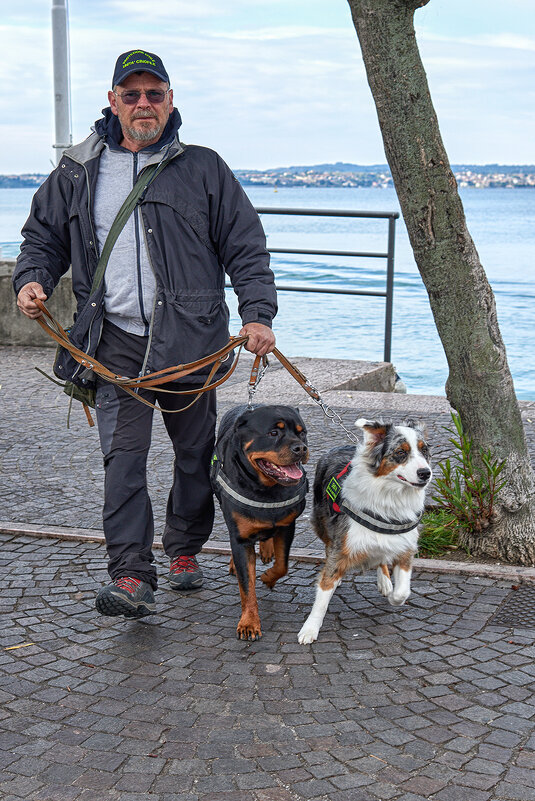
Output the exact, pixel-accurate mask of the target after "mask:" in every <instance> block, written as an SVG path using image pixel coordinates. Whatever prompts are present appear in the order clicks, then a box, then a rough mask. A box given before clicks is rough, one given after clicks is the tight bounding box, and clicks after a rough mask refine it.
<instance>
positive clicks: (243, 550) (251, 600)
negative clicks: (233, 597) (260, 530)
mask: <svg viewBox="0 0 535 801" xmlns="http://www.w3.org/2000/svg"><path fill="white" fill-rule="evenodd" d="M231 545H232V558H233V561H234V568H235V570H236V575H237V577H238V584H239V587H240V597H241V618H240V622H239V623H238V628H237V629H236V634H237V637H238V639H239V640H259V639H260V638H261V636H262V631H261V629H260V616H259V614H258V602H257V600H256V588H255V581H256V554H255V549H254V543H253V542H248V543H244V544H241V543H239V542H236V541H235V539H234V537H231Z"/></svg>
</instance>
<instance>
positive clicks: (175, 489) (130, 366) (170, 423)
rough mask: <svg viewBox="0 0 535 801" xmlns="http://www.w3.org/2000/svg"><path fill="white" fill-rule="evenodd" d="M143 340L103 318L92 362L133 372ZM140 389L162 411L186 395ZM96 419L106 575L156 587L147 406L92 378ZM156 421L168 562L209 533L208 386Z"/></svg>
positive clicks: (211, 406)
mask: <svg viewBox="0 0 535 801" xmlns="http://www.w3.org/2000/svg"><path fill="white" fill-rule="evenodd" d="M146 344H147V338H146V337H140V336H136V335H135V334H127V333H126V332H125V331H122V330H121V329H120V328H118V327H117V326H115V325H112V324H111V323H105V325H104V328H103V332H102V337H101V340H100V343H99V347H98V351H97V359H98V360H99V361H101V362H102V363H103V364H105V365H106V367H109V368H110V369H112V370H114V371H115V372H117V374H118V375H125V376H130V377H133V376H136V375H138V374H139V372H140V369H141V366H142V363H143V357H144V354H145V349H146ZM167 387H168V385H166V388H167ZM171 388H176V389H189V388H191V385H187V384H184V385H182V384H176V385H175V386H174V387H171ZM141 393H142V394H143V397H145V398H147V400H149V401H150V402H151V403H156V402H158V403H159V404H160V405H161V406H162V407H163V408H164V409H179V408H183V407H184V406H187V405H188V403H190V402H191V400H192V398H193V397H194V396H192V395H182V396H181V395H171V394H168V393H159V392H158V393H157V392H154V391H150V390H141ZM96 416H97V423H98V430H99V436H100V445H101V449H102V454H103V457H104V472H105V483H104V511H103V524H104V535H105V537H106V548H107V552H108V558H109V563H108V572H109V574H110V576H111V578H112V579H116V578H119V577H120V576H133V577H134V578H139V579H141V580H142V581H146V582H148V583H149V584H150V585H151V586H152V587H153V588H154V589H156V586H157V576H156V569H155V567H154V565H153V561H154V557H153V554H152V543H153V538H154V521H153V515H152V506H151V501H150V497H149V494H148V491H147V476H146V468H147V457H148V453H149V448H150V442H151V433H152V417H153V409H151V408H150V407H148V406H145V405H144V404H143V403H140V402H139V401H137V400H136V399H135V398H132V397H131V396H129V395H128V394H127V393H126V392H124V391H123V390H122V389H120V388H118V387H115V386H114V385H112V384H108V383H107V382H104V381H100V380H99V382H98V384H97V393H96ZM163 421H164V424H165V427H166V429H167V433H168V434H169V437H170V439H171V442H172V443H173V449H174V453H175V464H174V478H173V485H172V488H171V491H170V493H169V497H168V501H167V513H166V523H165V529H164V532H163V546H164V550H165V552H166V554H167V555H168V556H169V557H170V558H171V559H172V558H173V557H175V556H178V555H181V554H189V555H192V554H197V553H199V551H200V550H201V548H202V546H203V545H204V543H205V542H206V540H207V539H208V537H209V536H210V533H211V531H212V525H213V520H214V503H213V497H212V490H211V486H210V476H209V472H210V460H211V457H212V453H213V448H214V432H215V422H216V397H215V391H214V390H212V391H211V392H206V393H204V394H203V395H202V396H201V398H200V399H199V400H198V401H197V403H195V404H194V405H193V406H192V408H191V409H188V410H187V411H184V412H180V413H179V414H165V413H164V414H163Z"/></svg>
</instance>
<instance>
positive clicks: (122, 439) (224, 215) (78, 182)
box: [13, 50, 277, 617]
mask: <svg viewBox="0 0 535 801" xmlns="http://www.w3.org/2000/svg"><path fill="white" fill-rule="evenodd" d="M108 100H109V104H110V106H109V108H106V109H104V110H103V115H104V116H103V118H102V119H99V120H97V122H96V123H95V127H94V129H93V133H92V134H91V135H90V136H89V137H88V138H87V139H86V140H85V141H84V142H82V143H81V144H79V145H75V146H74V147H71V148H69V149H68V150H66V151H65V153H64V155H63V158H62V159H61V161H60V164H59V165H58V167H57V168H56V169H55V170H54V171H53V172H52V173H51V175H50V176H49V178H48V179H47V180H46V181H45V183H44V184H43V185H42V186H41V187H40V188H39V190H38V191H37V192H36V194H35V196H34V199H33V203H32V209H31V213H30V217H29V218H28V220H27V222H26V224H25V226H24V228H23V231H22V233H23V237H24V241H23V244H22V246H21V254H20V256H19V258H18V261H17V266H16V269H15V272H14V275H13V283H14V288H15V292H16V293H17V294H18V300H17V302H18V305H19V308H20V309H21V311H22V312H23V313H24V314H26V315H27V316H28V317H30V318H35V317H38V316H39V314H40V312H39V309H38V307H37V305H36V303H35V299H36V298H38V299H40V300H42V301H44V300H46V299H47V298H48V297H50V294H51V293H52V291H53V289H54V287H55V285H56V284H57V282H58V281H59V279H60V277H61V276H62V275H63V274H64V273H65V272H66V271H67V270H68V268H69V265H70V264H71V263H72V278H73V291H74V293H75V295H76V298H77V313H76V316H75V322H74V325H73V326H72V328H71V331H70V335H69V336H70V339H71V341H72V342H73V343H74V344H75V345H76V346H77V347H79V348H81V349H82V350H84V351H85V352H87V353H89V354H90V355H96V358H97V359H98V360H99V361H100V362H102V363H104V364H105V365H106V366H107V367H109V368H111V369H112V370H113V371H114V372H116V373H117V374H119V375H124V376H128V377H135V376H138V375H144V374H147V373H150V372H153V371H156V370H161V369H163V368H165V367H169V366H171V365H174V364H179V363H185V362H190V361H193V360H196V359H198V358H200V357H202V356H205V355H207V354H209V353H212V352H214V351H215V350H217V349H219V348H220V347H221V346H222V345H224V344H225V343H226V342H227V341H228V336H229V334H228V316H229V315H228V309H227V307H226V304H225V299H224V280H225V271H226V272H227V273H228V275H229V276H230V279H231V281H232V284H233V287H234V290H235V292H236V294H237V295H238V300H239V312H240V316H241V318H242V323H243V328H242V329H241V331H240V334H247V335H248V337H249V340H248V343H247V345H246V348H247V350H249V351H251V352H253V353H256V354H259V355H265V354H266V353H268V352H270V351H271V350H273V347H274V345H275V338H274V335H273V333H272V331H271V321H272V318H273V317H274V315H275V314H276V310H277V306H276V293H275V287H274V281H273V273H272V272H271V270H270V268H269V266H268V265H269V255H268V253H267V251H266V248H265V236H264V232H263V230H262V226H261V224H260V220H259V218H258V215H257V214H256V212H255V211H254V209H253V207H252V206H251V204H250V202H249V201H248V199H247V197H246V195H245V193H244V192H243V190H242V189H241V187H240V185H239V183H238V182H237V180H236V179H235V177H234V176H233V174H232V173H231V171H230V169H229V168H228V167H227V165H226V164H225V163H224V162H223V161H222V159H221V158H220V157H219V156H218V155H217V153H215V152H214V151H212V150H209V149H208V148H203V147H199V146H196V145H184V144H182V143H181V142H180V141H179V138H178V129H179V127H180V124H181V119H180V115H179V113H178V111H177V110H176V109H174V108H173V90H172V89H171V88H170V84H169V76H168V74H167V71H166V70H165V67H164V65H163V63H162V61H161V59H160V58H159V57H158V56H156V55H155V54H154V53H148V52H146V51H143V50H134V51H131V52H129V53H123V54H122V55H121V56H119V58H118V59H117V63H116V66H115V71H114V75H113V80H112V91H110V92H109V93H108ZM163 160H165V161H166V162H167V163H166V164H165V166H164V167H163V168H162V171H161V172H160V173H159V174H158V175H157V176H156V178H155V179H154V181H153V182H152V183H151V184H150V185H149V187H148V189H147V191H146V193H145V195H144V196H142V198H141V202H140V204H139V205H138V206H137V207H136V209H135V211H134V213H133V214H132V215H131V216H130V218H129V219H128V221H127V223H126V225H125V227H124V228H123V230H122V232H121V234H120V235H119V237H118V239H117V242H116V244H115V246H114V248H113V250H112V253H111V256H110V259H109V261H108V265H107V268H106V272H105V278H104V281H103V282H102V284H101V286H100V287H99V288H97V289H93V290H92V277H93V275H94V272H95V268H96V264H97V261H98V257H99V254H100V252H101V251H102V247H103V245H104V242H105V241H106V237H107V235H108V233H109V230H110V228H111V226H112V223H113V221H114V219H115V217H116V215H117V212H118V211H119V209H120V207H121V205H122V204H123V202H124V200H125V198H126V197H127V195H128V194H129V193H130V191H131V190H132V187H133V185H134V184H135V183H136V180H137V178H138V176H139V174H140V173H141V172H142V171H143V169H144V168H145V167H147V166H150V165H152V164H157V163H160V162H161V161H163ZM229 367H230V363H228V362H227V363H226V364H225V365H223V366H222V368H221V370H220V373H219V374H222V373H223V372H224V371H225V370H228V369H229ZM56 374H57V375H60V376H62V377H63V378H65V379H68V380H71V381H73V382H74V383H76V384H78V385H80V386H84V385H85V386H88V385H91V384H92V382H93V383H94V375H93V374H92V373H88V372H87V371H86V370H84V369H83V368H81V367H80V365H78V364H77V363H75V362H74V361H73V360H72V357H70V356H69V354H67V353H66V352H63V354H62V356H61V358H60V360H59V362H58V364H57V365H56ZM205 378H206V374H201V373H195V374H193V375H192V376H188V378H187V379H186V381H187V382H188V383H183V382H177V384H176V385H175V386H174V387H171V389H180V390H183V389H191V388H193V387H194V386H198V385H200V384H202V383H203V382H204V380H205ZM140 394H143V396H144V397H146V398H147V399H148V400H149V401H150V402H152V403H154V402H155V400H156V398H158V401H159V402H160V403H161V407H162V408H163V409H167V410H169V411H170V412H171V410H174V409H183V408H184V407H185V406H186V405H187V404H188V403H189V402H190V401H191V397H192V396H188V395H185V396H180V395H176V394H169V393H165V394H163V395H160V394H159V393H158V395H157V394H156V392H154V391H149V390H142V391H141V392H140ZM184 398H186V399H187V400H184ZM215 404H216V400H215V391H210V392H207V393H204V394H203V395H202V396H201V399H200V400H199V401H198V402H197V403H196V404H194V405H193V406H192V407H191V408H190V409H188V410H186V411H181V412H180V413H175V414H172V413H169V414H166V413H164V414H163V418H164V422H165V425H166V428H167V432H168V434H169V436H170V438H171V441H172V443H173V448H174V452H175V467H174V481H173V486H172V489H171V492H170V494H169V499H168V503H167V514H166V525H165V530H164V533H163V545H164V549H165V552H166V554H167V556H169V558H170V569H169V574H168V580H169V582H170V584H171V587H173V588H174V589H179V590H185V589H192V588H196V587H199V586H201V584H202V580H203V579H202V572H201V570H200V568H199V565H198V563H197V560H196V555H197V554H198V553H199V551H200V550H201V548H202V546H203V544H204V543H205V542H206V540H207V539H208V537H209V535H210V532H211V529H212V524H213V514H214V507H213V499H212V493H211V490H210V482H209V464H210V458H211V455H212V449H213V444H214V429H215V419H216V405H215ZM96 413H97V423H98V427H99V436H100V444H101V448H102V453H103V456H104V468H105V498H104V513H103V525H104V533H105V536H106V547H107V552H108V557H109V563H108V571H109V573H110V576H111V579H112V583H111V584H110V585H109V586H107V587H104V588H103V589H101V590H100V591H99V593H98V595H97V599H96V607H97V610H98V611H99V612H100V613H101V614H105V615H125V616H126V617H140V616H143V615H145V614H151V613H153V612H154V610H155V603H154V590H155V589H156V586H157V576H156V570H155V568H154V565H153V555H152V550H151V548H152V542H153V535H154V525H153V517H152V508H151V502H150V498H149V496H148V493H147V485H146V461H147V455H148V450H149V446H150V435H151V425H152V409H151V408H149V407H147V406H146V405H144V404H142V403H140V402H139V401H137V400H136V399H134V398H132V397H131V396H129V395H127V394H126V393H125V392H124V391H122V390H121V389H118V388H116V387H115V386H114V385H112V384H108V383H106V382H103V381H101V380H98V381H97V382H96Z"/></svg>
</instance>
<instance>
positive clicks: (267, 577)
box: [260, 567, 286, 590]
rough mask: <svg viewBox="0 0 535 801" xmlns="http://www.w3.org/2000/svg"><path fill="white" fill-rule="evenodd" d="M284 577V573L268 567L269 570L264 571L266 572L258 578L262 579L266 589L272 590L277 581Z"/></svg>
mask: <svg viewBox="0 0 535 801" xmlns="http://www.w3.org/2000/svg"><path fill="white" fill-rule="evenodd" d="M285 575H286V573H285V572H281V571H280V570H276V569H275V567H270V568H269V570H266V572H265V573H263V574H262V575H261V576H260V578H261V579H262V581H263V582H264V584H265V585H266V587H269V589H270V590H272V589H273V587H274V586H275V584H276V583H277V581H278V580H279V579H280V578H282V577H283V576H285Z"/></svg>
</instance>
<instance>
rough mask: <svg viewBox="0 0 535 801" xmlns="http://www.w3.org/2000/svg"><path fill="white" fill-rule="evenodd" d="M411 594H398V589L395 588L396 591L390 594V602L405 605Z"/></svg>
mask: <svg viewBox="0 0 535 801" xmlns="http://www.w3.org/2000/svg"><path fill="white" fill-rule="evenodd" d="M409 595H410V593H408V592H403V593H397V594H396V591H395V590H394V592H391V593H390V595H389V596H388V603H389V604H391V606H403V604H404V603H405V601H406V600H407V598H408V597H409Z"/></svg>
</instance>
